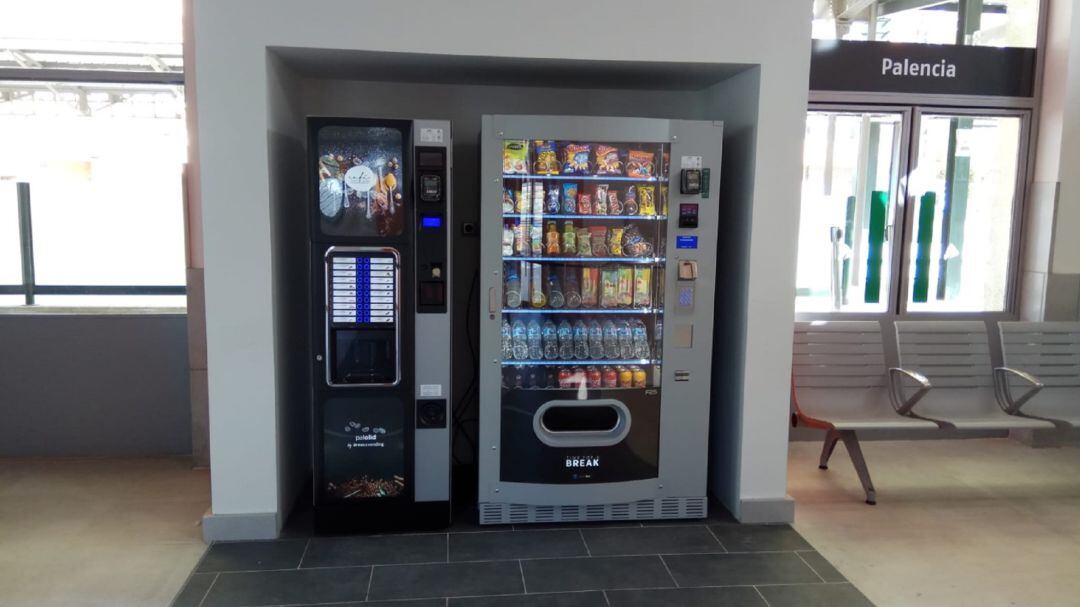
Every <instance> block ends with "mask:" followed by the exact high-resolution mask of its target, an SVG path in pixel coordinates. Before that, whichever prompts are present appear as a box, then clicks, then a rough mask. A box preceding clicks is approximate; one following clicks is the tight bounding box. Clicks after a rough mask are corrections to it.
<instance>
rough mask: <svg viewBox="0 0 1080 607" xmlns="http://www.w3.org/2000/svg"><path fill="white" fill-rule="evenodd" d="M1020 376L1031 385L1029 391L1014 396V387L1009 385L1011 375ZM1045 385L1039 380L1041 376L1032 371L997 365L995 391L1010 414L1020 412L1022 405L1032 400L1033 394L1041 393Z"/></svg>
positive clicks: (999, 400) (999, 401) (1002, 406)
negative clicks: (1017, 396) (1033, 373)
mask: <svg viewBox="0 0 1080 607" xmlns="http://www.w3.org/2000/svg"><path fill="white" fill-rule="evenodd" d="M1010 375H1011V376H1014V377H1019V378H1020V379H1022V380H1024V381H1026V382H1027V383H1028V384H1030V386H1029V387H1028V390H1027V392H1024V393H1023V394H1022V395H1020V398H1013V395H1012V389H1011V388H1010V387H1009V376H1010ZM1043 387H1044V385H1043V383H1042V382H1041V381H1039V378H1037V377H1035V376H1034V375H1032V374H1030V373H1025V372H1023V371H1020V370H1019V369H1013V368H1012V367H996V368H995V369H994V392H995V393H996V394H997V396H998V404H999V405H1001V408H1002V409H1004V410H1005V412H1006V413H1008V414H1009V415H1016V414H1017V413H1020V407H1023V406H1024V403H1026V402H1028V401H1029V400H1031V398H1032V397H1033V396H1035V395H1036V394H1038V393H1039V391H1040V390H1042V389H1043Z"/></svg>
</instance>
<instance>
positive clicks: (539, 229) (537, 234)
mask: <svg viewBox="0 0 1080 607" xmlns="http://www.w3.org/2000/svg"><path fill="white" fill-rule="evenodd" d="M529 243H530V245H531V248H532V253H531V254H532V255H543V254H544V226H543V224H541V223H540V220H539V219H537V220H536V221H535V222H533V223H532V225H530V226H529Z"/></svg>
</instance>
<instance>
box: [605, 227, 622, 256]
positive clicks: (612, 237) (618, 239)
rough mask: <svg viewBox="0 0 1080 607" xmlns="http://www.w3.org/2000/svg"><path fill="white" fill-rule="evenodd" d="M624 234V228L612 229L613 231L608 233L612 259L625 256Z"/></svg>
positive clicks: (608, 244)
mask: <svg viewBox="0 0 1080 607" xmlns="http://www.w3.org/2000/svg"><path fill="white" fill-rule="evenodd" d="M623 232H624V230H623V228H611V230H610V231H609V232H608V239H607V248H608V255H611V256H612V257H622V256H623V243H622V240H623Z"/></svg>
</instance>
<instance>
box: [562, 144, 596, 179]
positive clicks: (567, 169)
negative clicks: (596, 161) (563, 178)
mask: <svg viewBox="0 0 1080 607" xmlns="http://www.w3.org/2000/svg"><path fill="white" fill-rule="evenodd" d="M591 147H592V146H590V145H589V144H587V143H568V144H566V147H565V148H563V166H562V172H563V174H564V175H588V174H589V148H591Z"/></svg>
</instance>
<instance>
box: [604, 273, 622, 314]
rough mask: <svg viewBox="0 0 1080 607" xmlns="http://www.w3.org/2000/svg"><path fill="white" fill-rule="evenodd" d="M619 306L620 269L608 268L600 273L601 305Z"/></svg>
mask: <svg viewBox="0 0 1080 607" xmlns="http://www.w3.org/2000/svg"><path fill="white" fill-rule="evenodd" d="M618 306H619V270H618V269H617V268H607V269H605V270H603V271H602V272H601V273H600V307H601V308H616V307H618Z"/></svg>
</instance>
